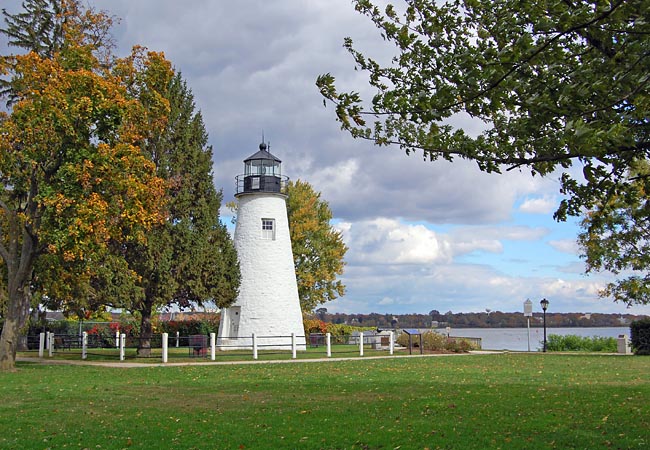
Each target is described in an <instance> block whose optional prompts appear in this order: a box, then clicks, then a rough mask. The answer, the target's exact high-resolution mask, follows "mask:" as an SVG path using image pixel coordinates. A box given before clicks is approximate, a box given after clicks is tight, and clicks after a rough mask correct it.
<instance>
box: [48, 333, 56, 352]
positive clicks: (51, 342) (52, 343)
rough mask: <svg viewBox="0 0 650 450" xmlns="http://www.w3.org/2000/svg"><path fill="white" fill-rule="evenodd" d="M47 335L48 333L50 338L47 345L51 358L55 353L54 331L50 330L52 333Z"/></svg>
mask: <svg viewBox="0 0 650 450" xmlns="http://www.w3.org/2000/svg"><path fill="white" fill-rule="evenodd" d="M47 335H48V339H47V341H48V346H47V349H48V352H49V355H50V358H51V357H52V355H53V354H54V333H52V332H50V333H48V334H47Z"/></svg>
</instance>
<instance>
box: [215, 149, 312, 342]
mask: <svg viewBox="0 0 650 450" xmlns="http://www.w3.org/2000/svg"><path fill="white" fill-rule="evenodd" d="M259 148H260V150H259V151H258V152H257V153H255V154H254V155H252V156H250V157H248V158H247V159H245V160H244V174H243V175H238V176H237V177H236V180H237V192H236V193H235V197H236V198H237V225H236V227H235V235H234V243H235V248H236V249H237V256H238V258H239V266H240V269H241V286H240V288H239V296H238V297H237V300H236V301H235V303H234V304H233V305H232V306H231V307H229V308H225V309H224V310H223V311H222V313H221V323H220V324H219V335H218V340H217V345H218V346H219V349H220V350H229V349H237V348H251V345H252V338H251V336H252V334H253V333H255V336H256V338H257V344H258V346H259V347H260V349H285V350H290V349H291V335H292V333H293V334H294V335H295V336H296V342H297V346H298V349H300V350H305V348H306V345H305V338H304V334H305V332H304V328H303V325H302V312H301V309H300V300H299V298H298V285H297V283H296V271H295V267H294V262H293V253H292V252H291V238H290V237H289V220H288V218H287V205H286V199H287V196H286V195H285V194H284V188H285V185H286V182H287V180H288V178H287V177H286V176H283V175H282V172H281V161H280V159H278V158H277V157H275V156H273V155H272V154H271V153H270V151H269V149H268V146H267V145H266V144H264V143H262V144H260V147H259Z"/></svg>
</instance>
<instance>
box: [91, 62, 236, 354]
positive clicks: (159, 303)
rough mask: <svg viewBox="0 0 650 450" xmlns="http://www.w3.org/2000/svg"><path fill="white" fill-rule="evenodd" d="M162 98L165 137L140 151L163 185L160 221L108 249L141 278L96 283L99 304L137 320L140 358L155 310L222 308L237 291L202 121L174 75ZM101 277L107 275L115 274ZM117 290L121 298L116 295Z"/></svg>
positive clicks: (183, 84)
mask: <svg viewBox="0 0 650 450" xmlns="http://www.w3.org/2000/svg"><path fill="white" fill-rule="evenodd" d="M141 95H142V93H141ZM167 99H168V100H169V104H170V113H169V116H168V122H167V125H166V128H165V130H164V132H162V133H161V134H159V135H154V136H150V137H149V138H148V139H147V142H146V144H145V145H144V146H143V151H144V152H145V153H146V154H147V155H148V157H149V158H150V159H151V161H153V163H154V164H155V165H156V168H157V171H158V176H160V177H161V178H163V179H165V180H167V182H168V192H167V213H168V217H167V221H166V222H165V223H164V224H162V225H160V226H157V227H155V228H153V229H152V230H151V231H150V232H148V233H147V238H146V243H144V244H141V243H129V244H127V245H124V244H123V243H121V242H116V243H115V247H114V250H115V254H117V255H120V257H123V258H124V259H125V260H126V261H127V262H128V265H129V268H130V269H131V270H133V271H134V272H135V273H136V274H137V279H138V280H140V281H139V282H138V283H136V286H135V287H134V286H128V285H127V286H126V287H124V286H120V285H116V283H115V282H114V281H111V280H107V279H106V278H98V279H97V280H96V283H97V284H96V287H97V288H98V291H103V292H104V293H105V294H107V295H106V296H105V298H104V301H103V302H106V303H112V304H113V305H114V306H123V307H125V308H126V309H128V310H130V311H131V312H134V313H137V314H139V316H140V320H141V327H140V338H141V340H140V347H139V354H140V355H142V356H147V355H148V354H149V352H150V338H151V334H152V326H151V318H152V314H153V313H154V312H155V311H156V310H157V309H159V308H160V307H163V306H170V305H176V306H178V307H180V308H188V307H192V306H194V305H202V304H204V303H206V302H208V301H211V302H214V303H215V304H216V305H217V306H218V307H227V306H229V305H230V304H231V303H232V302H234V300H235V299H236V297H237V292H238V289H239V263H238V261H237V254H236V251H235V248H234V245H233V243H232V240H231V239H230V235H229V234H228V231H227V229H226V227H225V225H223V224H222V223H221V222H220V220H219V208H220V207H221V199H222V194H221V192H218V191H217V190H216V189H215V187H214V184H213V179H212V148H211V147H206V144H207V133H206V131H205V126H204V123H203V119H202V116H201V114H200V113H199V112H196V111H195V104H194V98H193V95H192V93H191V91H190V89H189V88H188V87H187V84H186V82H185V81H184V80H183V79H182V77H181V74H180V73H177V74H176V75H175V76H174V77H173V79H172V80H171V82H170V83H169V87H168V90H167ZM108 275H109V276H111V277H114V276H115V272H111V273H109V274H108ZM124 289H126V290H127V291H128V292H122V293H120V292H119V291H120V290H124ZM138 289H139V290H140V292H139V295H138ZM116 294H118V295H120V297H118V298H116V297H115V295H116ZM126 295H130V296H131V297H127V296H126ZM111 298H112V299H113V300H112V301H111Z"/></svg>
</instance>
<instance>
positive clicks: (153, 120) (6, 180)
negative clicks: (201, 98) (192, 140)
mask: <svg viewBox="0 0 650 450" xmlns="http://www.w3.org/2000/svg"><path fill="white" fill-rule="evenodd" d="M60 4H61V7H62V11H61V15H62V20H61V24H62V25H61V35H62V38H61V42H62V43H63V44H62V45H61V46H60V48H58V49H57V50H56V51H54V52H53V53H52V54H51V55H46V54H39V53H38V52H36V51H29V52H28V53H26V54H23V55H17V56H13V55H10V56H3V57H2V58H0V72H1V74H2V76H3V77H4V79H5V80H8V84H6V86H8V88H9V91H10V92H9V91H7V92H6V93H5V99H11V100H12V102H11V105H9V106H8V112H6V113H2V114H1V115H0V178H1V180H2V182H1V183H0V256H2V261H3V263H4V265H3V269H4V272H5V273H4V274H3V275H4V276H5V279H6V291H7V292H6V315H5V321H4V327H3V330H2V335H1V337H0V369H2V370H12V369H13V368H14V366H15V355H16V348H17V347H16V345H17V341H18V335H19V333H20V330H21V329H22V328H23V327H24V326H25V322H26V318H27V315H28V312H29V309H30V306H31V300H32V298H31V297H32V289H31V285H32V281H33V279H34V277H33V275H34V268H35V265H36V263H37V261H38V260H39V259H40V258H42V257H44V256H45V255H48V257H49V258H51V259H50V262H51V263H52V264H56V263H57V262H61V263H62V264H66V265H70V266H71V267H73V268H74V270H75V273H76V274H79V275H85V276H87V277H88V278H89V277H90V275H91V273H92V269H93V266H94V264H93V261H95V260H98V259H101V258H102V257H103V255H104V254H105V253H106V251H107V248H108V243H109V241H110V240H111V239H120V240H126V241H128V242H138V241H141V240H142V239H144V237H145V231H146V230H147V229H149V228H151V227H152V226H153V225H155V224H158V223H161V222H162V221H164V219H165V216H164V210H163V204H164V199H165V183H164V181H163V180H162V179H161V178H159V177H157V176H156V173H155V166H154V164H152V163H151V161H150V160H149V159H147V158H146V157H145V156H144V155H143V154H142V152H141V150H140V146H141V145H142V140H143V139H144V136H146V135H147V134H148V133H150V132H151V129H150V127H151V125H152V124H161V123H163V122H164V120H163V119H162V116H161V117H152V114H153V113H154V111H155V113H156V114H160V113H163V112H165V110H166V108H165V107H164V105H162V107H161V108H160V109H158V110H155V109H152V108H145V106H144V105H143V103H142V102H140V101H138V100H137V99H135V98H132V97H131V96H130V95H129V94H128V92H127V89H126V86H124V83H123V80H122V79H121V78H120V77H117V76H116V75H114V74H112V73H110V72H109V70H108V69H107V67H106V65H105V64H104V63H105V61H100V59H99V58H98V54H99V53H101V51H102V49H101V48H100V44H99V43H98V42H97V41H96V40H95V39H94V36H92V35H91V34H92V33H91V34H89V33H88V32H87V31H88V30H93V29H95V28H96V27H97V26H99V27H100V28H102V27H103V26H105V25H106V24H107V23H108V22H109V21H110V19H109V18H108V17H107V16H106V15H105V14H103V13H94V12H92V11H87V10H83V9H81V8H80V7H79V4H78V2H76V1H72V0H70V1H61V2H60ZM150 56H151V55H150ZM159 56H160V55H156V57H151V58H149V60H148V61H147V63H146V64H150V65H153V66H157V67H159V70H166V69H165V68H166V67H167V68H168V64H166V63H165V61H164V58H162V57H159ZM119 63H120V64H123V65H124V66H128V65H129V64H132V59H127V60H124V61H120V62H119Z"/></svg>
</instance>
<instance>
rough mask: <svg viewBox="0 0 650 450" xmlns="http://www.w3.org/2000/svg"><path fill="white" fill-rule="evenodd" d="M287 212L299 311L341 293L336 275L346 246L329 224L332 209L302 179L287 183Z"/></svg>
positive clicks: (308, 308)
mask: <svg viewBox="0 0 650 450" xmlns="http://www.w3.org/2000/svg"><path fill="white" fill-rule="evenodd" d="M286 192H287V195H288V196H289V198H288V200H287V214H288V217H289V233H290V236H291V248H292V251H293V260H294V264H295V266H296V278H297V282H298V295H299V297H300V306H301V308H302V310H303V311H312V310H313V309H314V308H316V307H317V306H318V305H320V304H323V303H326V302H329V301H331V300H334V299H335V298H337V297H339V296H341V295H344V294H345V286H344V285H343V283H342V282H341V281H340V280H337V279H336V278H337V276H338V275H341V274H342V273H343V268H344V266H345V262H344V260H343V258H344V257H345V253H346V251H347V247H346V246H345V244H344V243H343V238H342V236H341V233H340V232H338V231H336V230H334V229H333V228H332V226H331V225H330V220H331V219H332V211H331V210H330V208H329V205H328V204H327V202H326V201H324V200H321V198H320V193H317V192H316V191H315V190H314V188H313V187H312V186H311V185H310V184H309V183H307V182H306V181H301V180H297V181H295V182H294V181H290V182H289V183H288V185H287V191H286Z"/></svg>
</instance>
